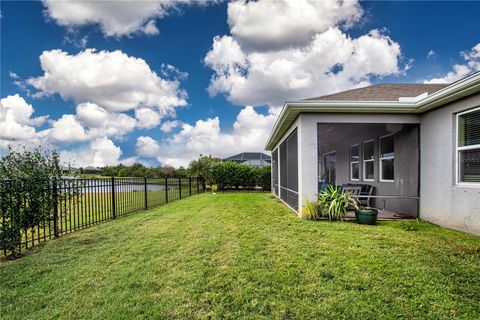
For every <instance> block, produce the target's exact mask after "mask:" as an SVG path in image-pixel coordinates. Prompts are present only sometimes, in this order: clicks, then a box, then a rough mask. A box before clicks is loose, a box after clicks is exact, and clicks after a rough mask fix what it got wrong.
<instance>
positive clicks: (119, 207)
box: [0, 177, 205, 255]
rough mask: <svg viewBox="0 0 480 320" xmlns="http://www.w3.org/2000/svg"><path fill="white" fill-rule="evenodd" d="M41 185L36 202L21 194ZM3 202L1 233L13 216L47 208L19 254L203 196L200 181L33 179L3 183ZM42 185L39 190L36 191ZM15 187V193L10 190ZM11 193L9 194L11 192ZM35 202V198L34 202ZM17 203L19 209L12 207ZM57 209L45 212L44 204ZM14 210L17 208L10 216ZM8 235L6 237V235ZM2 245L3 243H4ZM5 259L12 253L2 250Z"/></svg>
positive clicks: (24, 236) (22, 240)
mask: <svg viewBox="0 0 480 320" xmlns="http://www.w3.org/2000/svg"><path fill="white" fill-rule="evenodd" d="M29 183H30V184H32V183H35V184H37V190H38V188H41V192H40V193H38V192H37V193H36V194H35V199H29V196H28V195H27V196H26V197H25V196H24V195H23V198H22V199H19V198H18V197H20V196H21V195H20V194H21V193H23V192H18V190H22V189H25V190H27V189H28V186H27V185H26V184H29ZM0 184H2V198H1V199H0V201H5V202H4V204H6V205H1V206H0V210H7V209H5V208H8V211H9V212H1V213H2V221H1V224H2V228H3V230H4V231H6V230H7V229H8V227H9V224H10V223H11V221H13V215H15V213H16V212H19V211H20V210H22V208H25V206H29V205H30V206H33V205H35V208H38V210H42V208H48V209H45V210H49V212H48V213H47V214H46V215H45V216H47V217H48V218H46V219H45V221H43V222H42V223H39V224H38V225H36V226H34V227H31V228H28V229H24V230H22V231H21V235H20V241H19V242H18V251H20V252H21V251H22V250H26V249H28V248H30V247H33V246H35V245H37V244H39V243H40V242H43V241H46V240H48V239H52V238H57V237H59V236H61V235H63V234H66V233H71V232H75V231H77V230H81V229H85V228H88V227H90V226H93V225H96V224H99V223H103V222H106V221H109V220H112V219H115V218H118V217H121V216H124V215H127V214H132V213H135V212H139V211H144V210H147V209H150V208H153V207H156V206H159V205H162V204H166V203H168V202H171V201H174V200H177V199H182V198H185V197H189V196H192V195H195V194H199V193H202V192H204V191H205V185H204V182H203V179H201V178H160V179H151V178H114V177H111V178H92V179H80V178H62V179H50V180H48V181H32V180H29V179H23V180H15V181H11V180H10V181H2V182H0ZM38 185H39V186H38ZM12 187H14V188H12ZM8 190H10V192H9V191H8ZM30 198H31V196H30ZM9 203H10V204H11V203H16V204H17V205H15V206H11V205H10V206H8V204H9ZM46 203H53V205H50V206H45V205H43V204H46ZM12 208H14V209H13V210H12ZM4 234H5V232H4ZM0 240H1V239H0ZM0 247H1V250H2V251H3V252H4V255H8V254H9V253H10V252H9V251H8V250H7V249H6V247H5V246H4V245H3V244H0Z"/></svg>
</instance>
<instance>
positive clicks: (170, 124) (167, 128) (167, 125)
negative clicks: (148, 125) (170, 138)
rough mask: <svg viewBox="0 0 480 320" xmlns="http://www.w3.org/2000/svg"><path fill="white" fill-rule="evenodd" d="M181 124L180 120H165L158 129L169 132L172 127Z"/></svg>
mask: <svg viewBox="0 0 480 320" xmlns="http://www.w3.org/2000/svg"><path fill="white" fill-rule="evenodd" d="M181 124H182V122H181V121H178V120H172V121H167V122H165V123H163V124H162V126H161V127H160V130H162V131H163V132H165V133H168V132H171V131H172V130H173V129H175V128H177V127H178V126H180V125H181Z"/></svg>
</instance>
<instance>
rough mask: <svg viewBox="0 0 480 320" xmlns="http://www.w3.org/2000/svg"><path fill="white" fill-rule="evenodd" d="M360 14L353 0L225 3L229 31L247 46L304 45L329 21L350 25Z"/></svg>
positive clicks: (327, 24)
mask: <svg viewBox="0 0 480 320" xmlns="http://www.w3.org/2000/svg"><path fill="white" fill-rule="evenodd" d="M361 15H362V9H361V7H360V6H359V4H358V2H357V1H340V0H336V1H316V0H315V1H309V0H277V1H267V0H260V1H249V2H247V1H235V2H231V3H229V4H228V24H229V26H230V33H231V34H232V35H233V36H234V37H235V38H236V39H237V40H238V41H239V42H240V43H241V44H242V46H244V47H245V48H247V49H252V50H256V51H264V50H278V49H284V48H289V47H292V46H304V45H307V44H308V43H310V41H311V40H312V39H313V37H314V36H315V35H316V34H318V33H322V32H325V31H327V30H328V29H329V28H330V27H331V26H333V25H343V26H345V27H349V26H351V25H352V24H353V23H354V22H356V21H358V20H359V19H360V17H361Z"/></svg>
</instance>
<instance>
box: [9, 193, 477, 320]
mask: <svg viewBox="0 0 480 320" xmlns="http://www.w3.org/2000/svg"><path fill="white" fill-rule="evenodd" d="M479 275H480V238H479V237H474V236H471V235H467V234H464V233H460V232H456V231H452V230H447V229H443V228H440V227H437V226H434V225H431V224H428V223H425V222H416V221H411V222H381V223H380V224H379V225H378V226H361V225H357V224H355V223H346V222H344V223H330V222H326V221H322V222H315V221H303V220H300V219H298V218H297V217H296V216H295V215H294V214H293V213H292V212H291V211H290V210H289V209H287V208H285V207H284V206H283V205H282V204H280V203H279V202H278V201H277V200H275V199H272V198H271V197H270V195H268V194H264V193H250V194H235V193H233V194H217V195H211V194H203V195H199V196H194V197H189V198H187V199H184V200H182V201H176V202H174V203H171V204H168V205H165V206H162V207H159V208H157V209H154V210H151V211H148V212H144V213H139V214H136V215H131V216H127V217H124V218H121V219H117V220H115V221H112V222H108V223H105V224H101V225H98V226H96V227H94V228H90V229H86V230H83V231H80V232H76V233H72V234H70V235H66V236H64V237H62V238H60V239H58V240H54V241H49V242H47V243H46V244H45V245H43V246H41V247H38V248H36V249H34V251H33V252H32V253H31V254H30V255H28V256H26V257H24V258H22V259H19V260H15V261H3V262H1V263H0V279H1V291H0V306H1V310H0V311H1V313H0V314H1V317H2V318H3V319H47V318H57V319H148V318H150V319H161V318H165V319H170V318H186V319H192V318H193V319H205V318H211V319H238V318H255V319H272V318H275V319H292V318H297V319H320V318H322V319H373V318H375V319H398V318H408V319H453V318H456V319H480V276H479Z"/></svg>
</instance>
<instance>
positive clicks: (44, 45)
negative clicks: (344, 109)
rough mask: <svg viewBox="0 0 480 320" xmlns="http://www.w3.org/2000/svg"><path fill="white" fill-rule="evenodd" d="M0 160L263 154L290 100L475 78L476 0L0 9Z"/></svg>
mask: <svg viewBox="0 0 480 320" xmlns="http://www.w3.org/2000/svg"><path fill="white" fill-rule="evenodd" d="M0 11H1V18H0V28H1V30H0V47H1V58H0V80H1V85H0V90H1V92H0V154H5V152H6V151H7V148H8V146H13V147H15V148H16V147H19V146H26V147H28V148H30V147H35V146H38V145H41V146H42V147H45V148H49V149H55V150H57V151H58V152H59V153H60V156H61V160H62V161H63V162H64V163H71V164H72V165H73V166H76V167H85V166H89V165H93V166H99V167H101V166H107V165H116V164H119V163H123V164H126V165H129V164H133V163H136V162H139V163H143V164H145V165H148V166H157V165H172V166H175V167H179V166H187V165H188V163H189V162H190V161H191V160H193V159H196V158H198V157H199V156H200V155H201V154H211V155H214V156H217V157H227V156H230V155H233V154H236V153H240V152H256V151H260V152H261V151H264V145H265V142H266V140H267V138H268V135H269V134H270V131H271V128H272V126H273V124H274V123H275V120H276V118H277V116H278V114H279V112H280V111H281V107H282V106H283V103H284V102H285V101H289V100H296V99H303V98H308V97H314V96H319V95H323V94H329V93H334V92H338V91H343V90H348V89H352V88H356V87H362V86H366V85H370V84H375V83H380V82H388V83H435V82H436V83H438V82H443V83H449V82H453V81H455V80H458V79H460V78H462V77H465V76H466V75H468V74H470V73H473V72H475V71H479V70H480V33H479V30H480V18H479V16H480V2H474V1H473V2H458V1H456V2H446V1H441V2H414V1H399V2H395V1H374V2H367V1H365V2H364V1H362V2H357V1H307V0H294V1H288V0H276V1H272V0H268V1H267V0H259V1H250V2H246V1H230V2H224V1H206V0H203V1H192V0H182V1H179V0H163V1H141V2H138V1H137V2H125V1H122V2H115V1H105V2H99V1H95V2H85V1H61V2H60V1H50V0H44V1H32V2H29V1H8V2H3V1H2V2H0Z"/></svg>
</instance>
